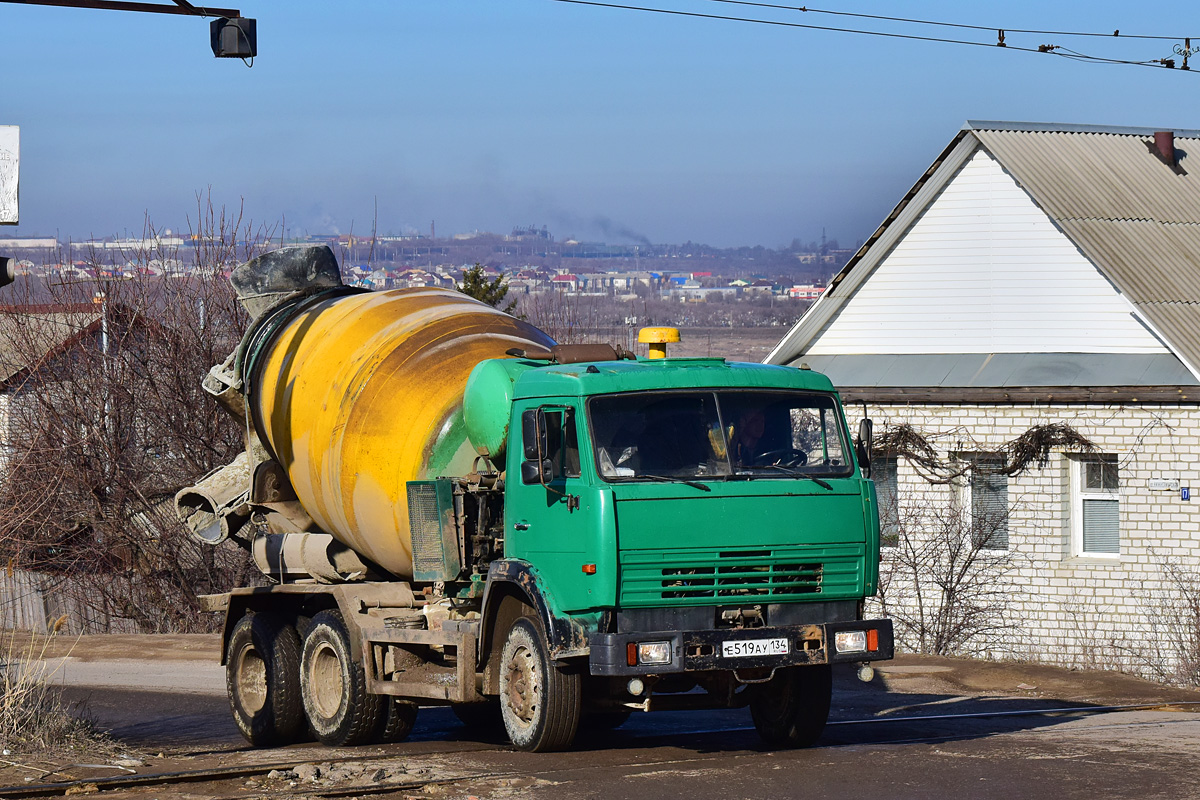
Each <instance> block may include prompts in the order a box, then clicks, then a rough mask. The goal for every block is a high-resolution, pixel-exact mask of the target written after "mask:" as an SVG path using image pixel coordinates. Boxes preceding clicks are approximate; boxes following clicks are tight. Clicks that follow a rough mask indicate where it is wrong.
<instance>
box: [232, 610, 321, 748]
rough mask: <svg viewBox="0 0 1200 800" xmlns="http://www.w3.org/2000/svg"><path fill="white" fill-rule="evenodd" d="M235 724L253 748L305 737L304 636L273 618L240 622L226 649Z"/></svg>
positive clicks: (263, 616)
mask: <svg viewBox="0 0 1200 800" xmlns="http://www.w3.org/2000/svg"><path fill="white" fill-rule="evenodd" d="M225 685H226V687H227V688H228V690H229V705H230V707H231V708H232V709H233V721H234V722H235V723H237V726H238V730H240V731H241V732H242V736H244V737H246V741H248V742H250V744H252V745H254V746H255V747H276V746H279V745H285V744H290V743H292V742H294V741H296V740H297V739H299V738H300V735H301V734H302V733H303V732H304V707H303V705H302V704H301V702H300V637H299V636H298V635H297V634H296V629H295V628H293V627H292V626H291V625H288V624H287V623H286V622H284V621H283V620H282V619H280V618H279V617H277V616H275V615H274V614H265V613H264V614H249V615H247V616H244V617H242V618H241V619H240V620H238V623H237V625H235V626H234V628H233V633H232V634H230V636H229V644H228V646H227V647H226V650H225Z"/></svg>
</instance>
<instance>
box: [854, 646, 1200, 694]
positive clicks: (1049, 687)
mask: <svg viewBox="0 0 1200 800" xmlns="http://www.w3.org/2000/svg"><path fill="white" fill-rule="evenodd" d="M877 671H878V672H879V674H880V676H881V677H882V678H883V680H884V682H885V683H886V685H887V688H888V689H889V691H894V692H903V693H905V694H946V695H983V694H986V695H1003V696H1010V697H1029V698H1039V699H1051V698H1053V699H1058V700H1062V701H1064V702H1070V703H1091V704H1095V705H1101V706H1116V705H1138V704H1157V703H1188V702H1191V703H1195V702H1200V690H1197V689H1182V688H1176V687H1172V686H1164V685H1162V684H1159V683H1154V682H1153V681H1147V680H1143V679H1141V678H1136V677H1134V676H1132V675H1123V674H1121V673H1119V672H1106V671H1102V670H1077V669H1065V668H1063V667H1053V666H1047V665H1042V664H1025V663H1017V662H1004V661H977V660H973V659H965V658H941V657H938V656H920V655H907V654H906V655H899V656H897V657H896V658H895V659H893V660H892V661H889V662H882V663H880V664H879V665H878V670H877Z"/></svg>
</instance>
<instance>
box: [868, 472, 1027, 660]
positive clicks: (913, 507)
mask: <svg viewBox="0 0 1200 800" xmlns="http://www.w3.org/2000/svg"><path fill="white" fill-rule="evenodd" d="M880 517H881V524H882V526H883V527H884V529H885V530H887V531H889V533H890V536H891V541H892V542H893V543H894V546H892V547H888V548H885V549H884V550H883V557H882V559H881V563H880V576H879V603H880V606H881V610H882V611H883V613H884V614H885V615H886V616H888V617H891V619H892V621H893V624H894V625H895V631H896V638H897V641H898V643H899V644H901V645H902V646H903V647H904V648H905V649H907V650H910V651H912V652H918V653H930V654H933V655H943V656H948V655H971V656H978V655H986V654H989V653H991V652H993V651H994V649H995V648H996V647H997V645H999V644H1000V642H1001V640H1002V639H1004V638H1005V637H1007V636H1009V635H1010V634H1011V632H1012V630H1013V628H1014V627H1015V624H1014V623H1013V622H1012V621H1011V616H1010V614H1009V610H1010V606H1011V602H1012V594H1013V587H1012V585H1011V580H1010V578H1011V575H1012V573H1013V572H1014V570H1015V569H1016V563H1015V557H1014V554H1013V552H1012V551H1011V550H1008V549H1007V548H1005V549H994V548H993V547H992V546H991V545H992V542H994V541H995V540H996V539H997V537H998V535H999V534H1000V532H1001V530H1002V529H1004V527H1005V526H1006V525H1007V510H1006V511H1004V512H1002V513H997V514H994V515H990V516H988V515H979V514H975V515H973V514H972V513H971V510H970V509H969V508H964V507H963V505H962V504H961V503H960V502H959V499H958V497H957V495H955V496H951V497H949V498H946V499H945V500H941V501H935V500H933V499H930V498H928V497H895V498H893V499H892V502H890V503H888V507H886V508H883V509H881V510H880Z"/></svg>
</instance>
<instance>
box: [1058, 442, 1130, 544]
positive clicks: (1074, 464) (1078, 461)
mask: <svg viewBox="0 0 1200 800" xmlns="http://www.w3.org/2000/svg"><path fill="white" fill-rule="evenodd" d="M1098 462H1103V463H1111V464H1112V465H1113V468H1114V469H1115V470H1116V472H1117V488H1116V489H1114V490H1112V491H1107V490H1104V489H1098V490H1097V489H1087V488H1085V487H1084V485H1083V482H1084V480H1085V479H1086V477H1087V470H1086V469H1085V465H1086V464H1089V463H1093V464H1094V463H1098ZM1068 480H1069V481H1070V493H1071V556H1072V557H1074V558H1097V559H1104V560H1107V561H1118V560H1120V558H1121V545H1122V536H1121V468H1120V463H1119V462H1118V460H1117V456H1116V455H1115V454H1113V453H1097V454H1092V455H1084V456H1078V457H1074V458H1068ZM1089 501H1103V502H1114V501H1115V502H1116V504H1117V552H1115V553H1106V552H1102V551H1098V550H1085V549H1084V536H1083V534H1084V531H1083V506H1084V503H1086V502H1089Z"/></svg>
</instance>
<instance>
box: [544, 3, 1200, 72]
mask: <svg viewBox="0 0 1200 800" xmlns="http://www.w3.org/2000/svg"><path fill="white" fill-rule="evenodd" d="M714 1H715V2H729V3H737V4H739V5H757V6H765V7H767V8H779V9H787V10H811V9H804V8H803V7H799V6H782V5H780V6H776V5H774V4H766V3H756V2H751V0H714ZM552 2H555V3H569V4H571V5H577V6H593V7H597V8H613V9H619V10H622V11H643V12H647V13H651V14H666V15H669V16H676V17H692V18H696V19H711V20H720V21H724V22H747V23H752V24H755V25H770V26H773V27H779V28H799V29H803V30H814V31H830V32H833V33H849V34H854V35H858V36H877V37H882V38H886V39H906V40H909V41H916V42H933V43H936V44H959V45H967V46H971V47H1003V48H1004V49H1006V50H1015V51H1018V52H1023V53H1048V54H1050V55H1055V56H1059V57H1061V58H1069V59H1071V60H1073V61H1085V62H1092V63H1101V64H1118V65H1124V66H1131V67H1153V68H1155V69H1164V68H1166V69H1174V68H1175V62H1174V60H1173V59H1170V58H1158V59H1148V60H1144V61H1133V60H1125V59H1118V58H1106V57H1104V56H1093V55H1088V54H1085V53H1079V52H1076V51H1074V50H1067V49H1066V48H1063V47H1061V46H1059V45H1049V44H1043V45H1038V46H1037V47H1023V46H1021V45H1015V44H1009V43H1007V42H1005V41H1004V34H1005V32H1009V33H1044V34H1046V35H1053V32H1050V31H1021V30H1017V29H1009V28H984V27H982V26H967V25H962V26H958V25H957V24H955V23H925V24H945V25H952V26H955V27H964V28H972V29H976V30H986V31H996V32H997V33H998V34H999V38H998V41H996V42H980V41H975V40H971V39H949V38H946V37H941V36H920V35H917V34H911V33H896V32H891V31H875V30H865V29H862V28H843V27H838V26H835V25H811V24H806V23H803V22H787V21H785V20H775V19H759V18H756V17H735V16H731V15H727V14H705V13H703V12H699V11H683V10H680V9H672V8H656V7H653V6H636V5H629V4H626V3H608V2H602V1H601V0H552ZM822 13H831V14H846V15H848V16H863V17H868V18H878V19H883V20H890V21H901V22H921V20H906V19H903V18H899V17H871V15H866V14H863V15H852V14H850V12H822ZM1060 35H1080V36H1083V35H1089V36H1091V35H1106V36H1107V35H1108V34H1083V33H1078V34H1070V33H1062V34H1060ZM1120 38H1130V39H1133V38H1153V39H1165V40H1169V41H1175V42H1178V41H1180V40H1183V41H1185V42H1187V46H1188V47H1189V48H1190V44H1191V40H1190V37H1167V36H1164V37H1158V36H1155V37H1149V36H1146V37H1141V36H1139V37H1134V36H1128V37H1124V36H1122V37H1120ZM1060 51H1061V52H1060ZM1176 52H1177V53H1178V54H1179V55H1184V53H1181V52H1179V51H1178V50H1177V51H1176ZM1181 71H1191V70H1190V68H1189V67H1188V63H1187V56H1186V55H1184V61H1183V68H1182V70H1181Z"/></svg>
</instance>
